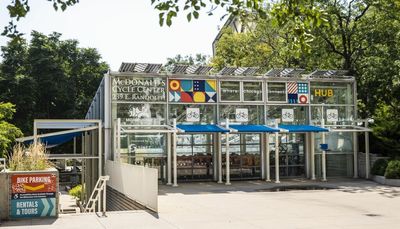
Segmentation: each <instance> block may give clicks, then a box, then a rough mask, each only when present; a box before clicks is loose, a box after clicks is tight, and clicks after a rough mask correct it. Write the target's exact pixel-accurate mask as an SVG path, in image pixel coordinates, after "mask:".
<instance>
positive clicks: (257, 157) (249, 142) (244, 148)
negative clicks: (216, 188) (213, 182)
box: [222, 134, 261, 179]
mask: <svg viewBox="0 0 400 229" xmlns="http://www.w3.org/2000/svg"><path fill="white" fill-rule="evenodd" d="M223 139H224V138H223ZM229 153H230V155H229V157H230V164H229V166H230V170H229V171H230V177H231V179H259V178H261V147H260V134H232V135H230V142H229ZM225 158H226V150H225V141H224V140H223V142H222V167H223V170H222V173H223V176H224V177H223V178H225V176H226V174H225V173H226V169H225V164H226V163H225V162H226V160H225Z"/></svg>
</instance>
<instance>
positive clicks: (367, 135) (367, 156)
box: [365, 120, 370, 179]
mask: <svg viewBox="0 0 400 229" xmlns="http://www.w3.org/2000/svg"><path fill="white" fill-rule="evenodd" d="M365 128H368V120H366V121H365ZM369 163H370V161H369V132H368V131H365V179H369V171H370V170H369V166H370V164H369Z"/></svg>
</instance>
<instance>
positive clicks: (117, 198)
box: [106, 186, 147, 211]
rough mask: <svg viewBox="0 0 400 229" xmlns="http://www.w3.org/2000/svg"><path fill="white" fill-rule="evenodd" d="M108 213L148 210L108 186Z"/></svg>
mask: <svg viewBox="0 0 400 229" xmlns="http://www.w3.org/2000/svg"><path fill="white" fill-rule="evenodd" d="M106 193H107V198H106V199H107V211H132V210H146V209H147V208H146V207H144V206H143V205H141V204H139V203H138V202H136V201H134V200H132V199H130V198H129V197H127V196H125V195H124V194H122V193H120V192H118V191H117V190H115V189H113V188H111V187H110V186H107V192H106Z"/></svg>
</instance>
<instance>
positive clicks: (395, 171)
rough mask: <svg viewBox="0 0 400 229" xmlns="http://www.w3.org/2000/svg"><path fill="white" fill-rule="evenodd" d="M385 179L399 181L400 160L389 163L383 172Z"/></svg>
mask: <svg viewBox="0 0 400 229" xmlns="http://www.w3.org/2000/svg"><path fill="white" fill-rule="evenodd" d="M385 178H387V179H400V160H393V161H389V163H388V166H387V168H386V172H385Z"/></svg>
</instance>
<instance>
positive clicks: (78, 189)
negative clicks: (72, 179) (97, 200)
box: [68, 185, 82, 201]
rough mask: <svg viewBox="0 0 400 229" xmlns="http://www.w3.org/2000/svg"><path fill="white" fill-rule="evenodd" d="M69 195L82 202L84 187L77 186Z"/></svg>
mask: <svg viewBox="0 0 400 229" xmlns="http://www.w3.org/2000/svg"><path fill="white" fill-rule="evenodd" d="M68 194H70V195H71V196H73V197H75V198H76V199H77V200H79V201H80V200H81V195H82V185H77V186H75V187H73V188H72V189H71V190H69V192H68Z"/></svg>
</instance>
